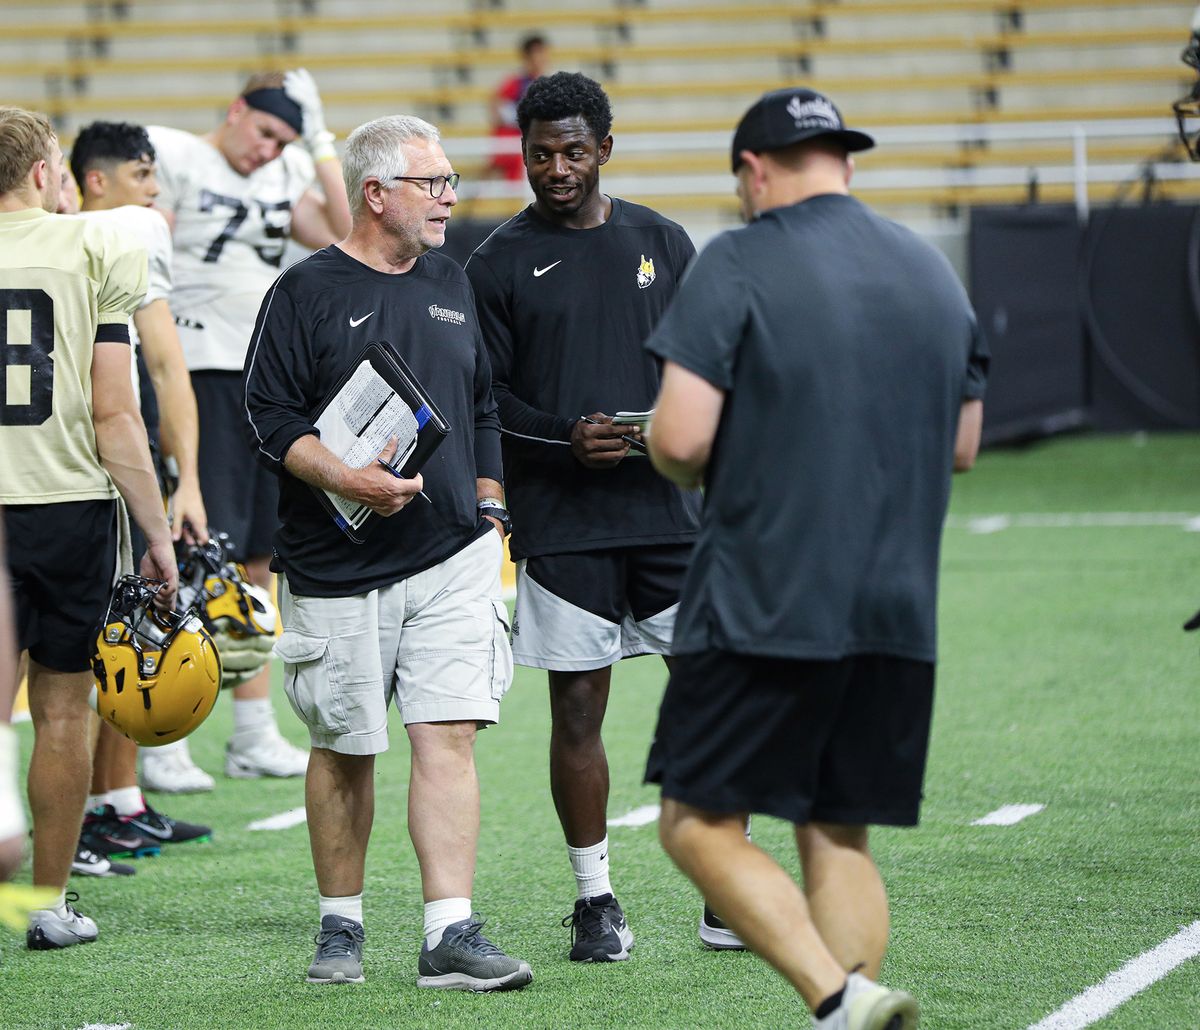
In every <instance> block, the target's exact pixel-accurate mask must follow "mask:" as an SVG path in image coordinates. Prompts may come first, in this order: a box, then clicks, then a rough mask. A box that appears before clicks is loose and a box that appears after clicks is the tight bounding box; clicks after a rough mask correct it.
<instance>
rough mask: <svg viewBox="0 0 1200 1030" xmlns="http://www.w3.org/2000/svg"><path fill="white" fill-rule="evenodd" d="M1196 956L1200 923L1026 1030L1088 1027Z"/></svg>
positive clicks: (1129, 963)
mask: <svg viewBox="0 0 1200 1030" xmlns="http://www.w3.org/2000/svg"><path fill="white" fill-rule="evenodd" d="M1197 955H1200V920H1197V921H1196V922H1194V923H1192V924H1191V926H1185V927H1184V928H1183V929H1182V930H1180V931H1179V933H1177V934H1175V936H1174V937H1168V938H1167V939H1166V940H1165V941H1163V942H1162V944H1160V945H1158V946H1157V947H1154V948H1151V949H1150V950H1149V951H1147V952H1145V953H1143V954H1141V955H1139V956H1138V957H1137V958H1135V959H1130V960H1129V961H1128V962H1126V963H1125V965H1123V966H1122V967H1121V968H1120V969H1118V970H1117V971H1116V972H1115V973H1110V974H1109V975H1108V976H1106V977H1105V978H1104V979H1103V980H1102V981H1100V983H1098V984H1095V985H1094V986H1092V987H1089V988H1088V989H1087V990H1086V991H1084V992H1083V993H1082V994H1080V995H1077V996H1076V997H1074V998H1072V999H1071V1000H1070V1001H1069V1002H1067V1003H1066V1004H1065V1005H1064V1006H1063V1007H1062V1008H1060V1009H1059V1010H1058V1011H1057V1012H1052V1013H1050V1015H1048V1016H1047V1017H1046V1018H1045V1019H1043V1020H1042V1021H1041V1022H1040V1023H1036V1024H1034V1025H1033V1026H1031V1027H1030V1028H1029V1030H1081V1028H1082V1027H1085V1026H1091V1025H1092V1024H1093V1023H1095V1022H1098V1021H1099V1020H1101V1019H1103V1018H1104V1017H1105V1016H1107V1015H1108V1014H1109V1013H1110V1012H1112V1011H1113V1009H1115V1008H1117V1007H1118V1006H1119V1005H1121V1004H1123V1003H1124V1002H1127V1001H1128V1000H1129V999H1130V998H1132V997H1133V996H1134V995H1135V994H1138V993H1139V992H1141V991H1144V990H1145V989H1146V988H1147V987H1149V986H1150V985H1151V984H1153V983H1155V982H1156V981H1158V980H1161V979H1162V978H1163V977H1164V976H1166V975H1167V974H1168V973H1169V972H1171V970H1172V969H1174V968H1175V967H1176V966H1181V965H1183V963H1185V962H1186V961H1187V960H1188V959H1190V958H1195V957H1196V956H1197Z"/></svg>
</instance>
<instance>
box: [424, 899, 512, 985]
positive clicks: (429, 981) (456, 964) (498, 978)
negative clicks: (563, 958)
mask: <svg viewBox="0 0 1200 1030" xmlns="http://www.w3.org/2000/svg"><path fill="white" fill-rule="evenodd" d="M483 922H484V921H483V920H482V919H480V918H478V913H476V914H475V915H473V916H472V917H471V918H470V919H460V920H459V921H458V922H457V923H451V924H450V925H449V926H447V927H446V929H445V931H444V932H443V933H442V940H441V942H440V943H439V944H438V946H437V947H436V948H434V949H433V950H432V951H430V950H429V947H428V946H427V945H426V944H424V943H422V945H421V958H420V960H419V961H418V963H417V973H418V974H419V975H418V976H417V986H418V987H440V988H442V989H443V990H451V991H515V990H517V989H519V988H521V987H524V986H525V985H526V984H528V983H529V982H530V981H531V980H532V979H533V970H531V969H530V968H529V963H528V962H522V961H521V960H520V959H516V958H509V957H508V956H507V955H505V954H504V952H502V951H501V950H500V949H499V948H497V947H496V945H494V944H493V943H492V942H491V941H489V940H488V939H487V938H486V937H484V935H483V934H482V932H481V931H482V930H483Z"/></svg>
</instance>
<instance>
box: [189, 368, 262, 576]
mask: <svg viewBox="0 0 1200 1030" xmlns="http://www.w3.org/2000/svg"><path fill="white" fill-rule="evenodd" d="M192 389H193V390H194V391H195V393H196V410H197V412H198V413H199V416H200V448H199V464H200V492H201V493H202V494H203V495H204V510H205V511H206V512H207V513H208V526H209V528H210V529H211V530H213V531H214V532H222V533H228V534H229V538H230V540H232V541H233V547H234V550H233V556H234V558H235V559H236V560H237V561H245V560H246V559H248V558H265V557H267V556H268V555H269V554H270V553H271V543H272V538H273V537H274V536H275V530H276V528H277V527H278V525H279V480H278V479H277V478H276V476H275V474H274V473H273V472H271V471H269V470H268V469H267V468H265V467H264V466H263V465H261V464H260V463H259V461H258V459H257V458H256V457H255V454H254V447H253V445H252V441H251V435H250V434H251V431H250V427H249V425H248V423H247V421H246V405H245V401H244V399H243V396H242V373H241V372H226V371H220V370H208V371H199V372H193V373H192Z"/></svg>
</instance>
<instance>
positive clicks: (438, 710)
mask: <svg viewBox="0 0 1200 1030" xmlns="http://www.w3.org/2000/svg"><path fill="white" fill-rule="evenodd" d="M344 174H345V179H346V187H347V191H348V193H349V197H350V208H351V211H352V212H353V218H354V225H353V229H352V230H351V232H350V235H349V236H348V237H347V238H346V239H345V240H343V241H342V242H341V243H339V244H337V245H336V246H331V247H326V248H325V249H324V250H322V251H319V252H318V253H316V254H314V255H313V256H312V257H309V258H307V259H306V260H304V261H301V262H299V263H298V264H296V265H293V266H292V267H291V268H289V269H288V270H287V271H286V272H284V273H283V275H281V276H280V277H279V279H278V280H277V282H276V283H275V286H274V287H273V288H272V290H271V292H270V293H269V294H268V295H267V297H266V299H265V301H264V302H263V307H262V310H261V312H260V314H259V318H258V324H257V326H256V327H255V331H254V336H253V340H252V342H251V346H250V351H249V354H248V355H247V358H246V365H245V406H246V411H247V413H248V414H249V417H250V422H251V426H252V428H253V430H254V432H255V434H256V436H257V438H258V441H259V450H260V453H261V455H262V457H263V459H264V460H265V461H266V462H267V463H268V464H269V465H270V466H272V467H274V468H275V469H277V470H278V472H279V477H280V498H281V499H280V518H281V526H280V529H279V531H278V533H277V534H276V535H275V540H274V547H275V553H276V555H277V558H278V571H280V572H281V573H282V577H281V584H280V613H281V615H282V618H283V625H284V633H283V636H282V637H281V638H280V639H279V641H278V643H277V645H276V651H277V653H278V654H279V655H280V656H281V657H282V658H283V659H284V663H285V664H284V683H285V689H286V691H287V694H288V698H289V700H290V701H291V702H292V707H293V708H294V709H295V710H296V713H297V714H298V715H299V716H300V718H301V719H302V720H303V721H304V722H305V723H306V724H307V726H308V729H309V735H310V737H311V740H312V753H311V757H310V759H309V765H308V779H307V783H306V799H307V811H308V829H309V836H310V839H311V842H312V853H313V864H314V866H315V868H316V874H317V886H318V888H319V890H320V899H319V903H318V904H319V914H320V919H321V924H320V931H319V933H318V935H317V951H316V955H315V956H314V958H313V962H312V964H311V965H310V966H309V970H308V980H309V982H310V983H319V984H327V983H360V982H362V980H363V966H362V950H363V942H364V939H365V934H364V930H363V878H364V870H365V861H366V850H367V839H368V837H369V836H370V832H371V822H372V817H373V812H374V768H375V755H376V754H378V753H380V752H382V751H385V750H386V749H387V746H388V738H387V712H388V705H389V704H390V703H391V702H392V700H393V699H394V700H395V703H396V706H397V708H398V709H399V711H400V714H401V716H402V718H403V720H404V724H405V729H406V730H407V733H408V738H409V742H410V744H411V745H412V772H411V775H410V778H409V799H408V832H409V836H410V837H411V838H412V841H413V846H414V847H415V848H416V851H417V858H418V859H419V861H420V866H421V884H422V890H423V894H424V901H425V925H424V935H425V940H424V944H423V945H422V948H421V953H420V956H419V959H418V966H417V972H418V979H417V985H418V986H420V987H434V988H450V989H459V990H471V991H491V990H511V989H513V988H519V987H524V986H525V985H526V984H528V983H529V982H530V980H531V979H532V976H533V974H532V973H531V972H530V969H529V965H528V964H527V963H525V962H522V961H520V960H519V959H514V958H510V957H509V956H508V955H506V954H504V952H503V951H501V950H500V949H499V948H497V947H496V946H495V945H494V944H492V943H491V942H490V941H489V940H488V939H487V938H486V937H485V936H484V935H483V933H482V929H483V920H482V919H481V918H479V917H478V916H477V915H476V914H474V913H473V911H472V905H471V894H472V884H473V880H474V874H475V854H476V847H477V843H478V838H479V784H478V779H477V776H476V772H475V761H474V744H475V735H476V730H477V728H478V727H480V726H488V725H491V724H493V723H495V722H497V721H498V719H499V717H500V699H501V698H502V697H503V695H504V693H505V691H506V690H507V689H508V685H509V682H510V681H511V678H512V654H511V652H510V650H509V645H508V637H507V631H508V627H507V621H508V615H507V611H506V609H505V607H504V603H503V601H502V600H501V598H500V563H501V557H502V553H503V548H502V543H501V540H502V536H503V534H504V532H505V531H506V528H507V526H506V523H507V513H506V512H505V511H504V508H503V506H502V504H501V502H500V501H499V500H498V498H500V497H501V496H502V486H501V482H500V481H501V467H500V422H499V418H498V416H497V414H496V405H495V402H494V401H493V400H492V391H491V367H490V365H489V364H488V358H487V352H486V350H485V349H484V346H483V340H482V338H481V336H480V332H479V324H478V322H477V320H476V317H475V306H474V305H475V302H474V298H473V296H472V293H471V287H470V285H469V283H468V282H467V278H466V275H465V274H464V272H463V271H462V270H461V268H459V266H458V265H457V264H455V263H454V262H453V261H451V260H450V259H449V258H447V257H445V256H444V255H442V254H439V253H437V248H438V247H441V246H442V244H443V243H444V242H445V239H446V223H447V222H448V221H449V219H450V212H451V210H452V209H453V207H454V205H455V204H456V203H457V202H458V196H457V194H456V192H455V187H456V186H457V185H458V175H457V174H456V173H455V172H454V171H453V169H452V168H451V166H450V162H449V161H448V160H447V159H446V155H445V153H444V152H443V151H442V148H441V145H440V144H439V142H438V132H437V129H435V128H434V127H433V126H432V125H430V124H428V123H427V122H424V121H421V120H420V119H419V118H411V117H405V116H393V117H388V118H380V119H377V120H376V121H373V122H368V123H367V124H366V125H362V126H360V127H359V128H357V129H356V130H355V131H354V132H353V133H352V134H351V135H350V138H349V139H348V140H347V141H346V150H345V173H344ZM376 341H383V342H384V345H385V346H389V347H391V348H392V350H393V351H395V352H396V353H397V354H398V355H399V356H400V357H402V358H403V359H404V361H405V363H406V364H407V365H408V367H409V368H410V369H411V371H412V373H413V375H414V376H415V377H416V379H417V380H418V381H419V382H420V383H421V384H422V385H423V386H424V388H425V390H426V391H427V392H428V394H429V396H430V397H431V398H432V399H433V401H434V402H435V403H436V405H437V406H438V408H439V409H440V410H441V413H442V414H443V416H444V417H445V419H446V421H447V422H449V424H450V426H451V431H450V433H449V435H448V436H447V437H446V439H445V440H444V441H443V443H442V444H441V446H440V447H439V449H438V450H437V452H436V454H435V455H434V456H433V458H432V459H431V460H430V461H429V462H428V463H427V465H426V466H425V469H424V470H423V476H422V475H417V476H415V477H414V478H412V479H401V478H398V477H397V476H396V475H395V474H394V473H393V472H392V470H391V469H388V468H384V467H382V465H381V464H380V462H378V461H374V460H369V461H367V463H366V465H365V466H364V467H362V468H351V467H350V466H348V465H346V464H344V463H343V462H342V461H341V460H340V459H339V458H338V457H336V456H335V455H334V453H333V452H332V451H331V450H329V449H328V448H327V447H326V446H325V444H324V443H323V442H322V441H321V438H320V436H319V435H318V433H317V430H316V428H315V426H314V425H313V419H314V413H315V412H316V411H317V410H318V409H319V407H320V406H321V404H322V402H323V401H324V400H325V399H326V398H327V397H328V396H330V394H331V393H332V392H333V391H335V390H336V389H337V388H338V386H339V384H340V383H341V382H342V380H343V377H345V375H346V373H347V372H348V371H350V370H351V369H352V368H354V367H355V366H356V364H357V363H358V361H359V360H360V356H361V355H362V353H363V349H364V346H365V345H366V344H367V343H369V342H376ZM395 450H396V444H395V441H394V440H393V441H392V442H390V443H389V444H388V445H387V446H386V447H385V448H384V450H383V451H382V453H381V454H380V455H379V457H380V458H382V459H383V460H384V461H388V460H390V459H392V458H393V457H394V455H395ZM313 487H315V488H317V489H320V490H327V491H330V492H332V493H336V494H339V495H341V496H342V497H346V498H349V499H351V500H353V501H357V502H358V503H360V504H363V505H366V506H368V507H369V508H370V509H371V510H372V511H374V512H375V513H376V514H377V515H380V516H384V518H382V519H380V520H376V524H375V525H374V527H373V528H372V530H371V532H370V533H369V534H368V535H366V536H365V538H364V541H363V542H362V543H354V542H352V541H351V540H350V539H349V538H348V537H347V536H345V535H344V534H343V533H342V531H341V530H340V529H338V528H337V526H336V525H335V524H334V521H333V519H332V518H331V517H330V516H329V514H328V513H327V512H326V510H325V509H324V508H323V507H322V506H321V504H320V503H319V502H318V500H317V497H316V494H315V492H314V490H313V489H312V488H313ZM422 488H423V490H424V493H423V494H421V493H420V492H421V491H422ZM419 494H420V495H419Z"/></svg>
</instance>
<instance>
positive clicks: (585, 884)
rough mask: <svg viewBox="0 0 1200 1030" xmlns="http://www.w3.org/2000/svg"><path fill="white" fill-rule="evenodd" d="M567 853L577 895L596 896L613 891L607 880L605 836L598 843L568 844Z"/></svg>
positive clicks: (582, 896)
mask: <svg viewBox="0 0 1200 1030" xmlns="http://www.w3.org/2000/svg"><path fill="white" fill-rule="evenodd" d="M567 854H568V855H569V856H570V857H571V868H572V869H573V870H575V886H576V888H577V890H578V891H579V897H581V898H598V897H599V896H600V895H601V894H611V893H612V892H613V889H612V884H611V883H609V882H608V837H607V836H605V838H604V840H602V841H600V843H599V844H592V845H591V846H590V847H586V848H573V847H571V846H570V845H569V844H568V845H567Z"/></svg>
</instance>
